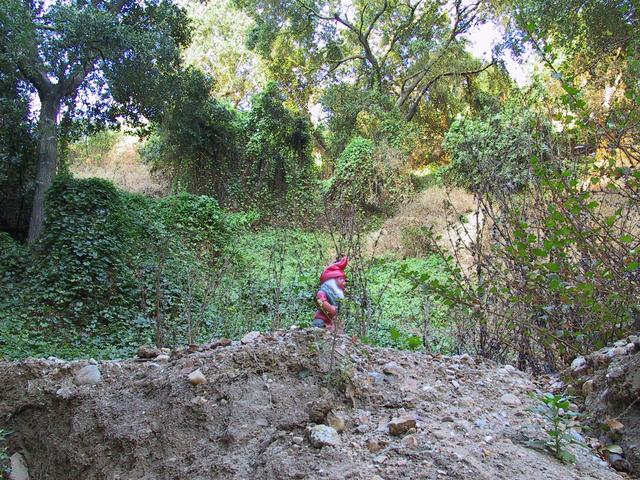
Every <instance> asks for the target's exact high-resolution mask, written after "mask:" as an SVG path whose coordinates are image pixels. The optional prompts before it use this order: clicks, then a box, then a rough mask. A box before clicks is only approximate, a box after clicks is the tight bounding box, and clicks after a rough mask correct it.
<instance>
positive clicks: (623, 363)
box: [564, 335, 640, 475]
mask: <svg viewBox="0 0 640 480" xmlns="http://www.w3.org/2000/svg"><path fill="white" fill-rule="evenodd" d="M639 351H640V337H638V336H637V335H631V336H630V337H628V338H624V339H621V340H618V341H617V342H616V343H615V344H614V345H611V346H609V347H605V348H603V349H601V350H599V351H597V352H593V353H592V354H590V355H588V356H586V357H578V358H576V359H575V360H574V361H573V363H572V365H571V376H570V377H569V381H570V383H569V385H567V386H566V387H564V388H565V389H567V390H569V391H572V392H573V393H575V394H576V395H578V396H581V397H583V400H584V409H585V411H587V412H589V414H590V424H591V427H592V435H594V436H595V437H596V439H595V442H594V443H593V446H594V447H596V448H599V449H600V450H602V451H603V452H604V454H605V456H607V457H608V460H609V462H610V463H611V464H613V465H614V466H615V467H616V468H617V469H619V470H621V471H626V472H633V473H635V474H636V475H637V474H639V473H640V355H638V353H639Z"/></svg>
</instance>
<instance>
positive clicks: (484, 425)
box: [473, 418, 489, 428]
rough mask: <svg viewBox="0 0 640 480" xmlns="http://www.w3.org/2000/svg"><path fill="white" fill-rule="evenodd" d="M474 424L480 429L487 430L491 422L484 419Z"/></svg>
mask: <svg viewBox="0 0 640 480" xmlns="http://www.w3.org/2000/svg"><path fill="white" fill-rule="evenodd" d="M473 424H474V425H475V426H476V427H478V428H487V427H488V426H489V422H487V421H486V420H484V419H482V418H479V419H477V420H476V421H475V422H473Z"/></svg>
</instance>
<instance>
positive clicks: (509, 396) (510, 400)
mask: <svg viewBox="0 0 640 480" xmlns="http://www.w3.org/2000/svg"><path fill="white" fill-rule="evenodd" d="M500 402H502V404H503V405H507V406H508V407H519V406H520V405H522V402H521V401H520V399H519V398H518V397H516V396H515V395H514V394H513V393H505V394H504V395H502V396H501V397H500Z"/></svg>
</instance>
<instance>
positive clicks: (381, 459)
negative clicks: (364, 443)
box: [373, 455, 387, 465]
mask: <svg viewBox="0 0 640 480" xmlns="http://www.w3.org/2000/svg"><path fill="white" fill-rule="evenodd" d="M386 461H387V456H386V455H378V456H377V457H375V458H374V459H373V463H377V464H378V465H380V464H383V463H384V462H386Z"/></svg>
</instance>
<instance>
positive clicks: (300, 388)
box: [0, 330, 621, 480]
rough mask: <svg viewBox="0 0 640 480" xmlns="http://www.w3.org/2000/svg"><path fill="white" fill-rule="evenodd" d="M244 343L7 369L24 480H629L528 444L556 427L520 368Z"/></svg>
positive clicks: (325, 344)
mask: <svg viewBox="0 0 640 480" xmlns="http://www.w3.org/2000/svg"><path fill="white" fill-rule="evenodd" d="M243 342H244V343H240V342H233V343H232V342H229V341H218V342H214V343H212V344H208V345H203V346H192V347H191V348H190V350H184V351H177V352H170V354H166V353H169V352H158V351H154V350H153V349H147V350H144V349H143V350H142V351H141V352H140V355H141V356H143V357H148V358H141V359H135V360H123V361H105V362H92V361H76V362H63V361H60V360H57V359H49V360H25V361H22V362H16V363H6V362H5V363H0V385H2V395H1V397H0V428H2V429H7V430H10V431H11V432H13V433H12V435H11V436H10V437H9V443H8V453H9V454H10V455H12V460H13V465H14V472H13V478H20V479H24V478H30V479H31V480H44V479H47V480H50V479H55V480H63V479H70V480H93V479H105V480H106V479H109V480H116V479H119V480H133V479H136V480H152V479H153V480H156V479H157V480H160V479H189V480H205V479H207V480H210V479H261V480H262V479H295V478H298V479H305V478H306V479H368V480H380V479H473V480H481V479H491V480H495V479H554V480H558V479H594V480H595V479H598V480H606V479H618V478H621V477H620V476H619V474H617V473H616V472H615V471H614V470H612V469H611V468H610V467H609V466H608V465H607V463H606V462H604V461H603V460H601V459H600V458H599V457H597V456H596V455H595V454H594V452H593V451H592V450H590V449H588V448H586V447H581V446H575V447H572V451H573V453H574V454H575V455H576V457H577V462H576V463H575V464H573V465H565V464H562V463H560V462H559V461H558V460H556V459H555V458H553V457H552V456H551V455H549V454H547V453H544V452H541V451H538V450H534V449H531V448H528V447H527V446H526V445H525V444H526V443H527V441H529V440H532V439H541V438H544V436H545V433H544V428H545V427H544V421H543V419H542V417H541V416H540V415H539V414H537V413H534V412H532V411H530V410H529V407H532V406H535V405H536V404H537V403H538V402H537V401H536V400H535V399H534V398H532V396H531V394H532V393H535V392H536V391H538V388H537V386H536V384H534V383H533V381H532V380H531V378H530V377H529V376H528V375H526V374H524V373H522V372H520V371H518V370H516V369H515V368H513V367H511V366H499V365H496V364H493V363H491V362H485V361H479V360H477V359H474V358H472V357H469V356H465V355H463V356H454V357H432V356H429V355H425V354H423V353H412V352H406V351H396V350H392V349H380V348H372V347H369V346H366V345H363V344H360V343H358V342H355V341H353V340H352V339H350V338H348V337H346V336H340V337H337V341H335V345H334V339H333V338H332V337H331V336H330V335H329V334H327V333H325V332H324V331H321V330H293V331H289V332H283V333H278V334H273V335H259V334H257V333H253V334H248V335H247V336H246V337H245V339H243ZM332 351H333V352H334V354H332ZM332 358H333V361H332ZM538 393H540V392H538ZM575 436H576V438H578V439H582V438H581V436H580V434H578V433H575ZM582 440H584V439H582ZM25 475H28V477H25Z"/></svg>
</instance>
